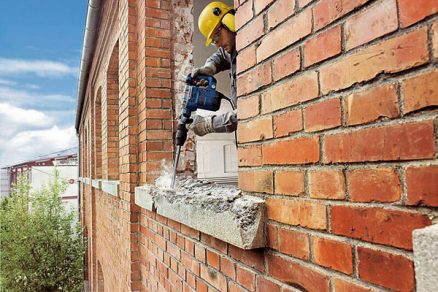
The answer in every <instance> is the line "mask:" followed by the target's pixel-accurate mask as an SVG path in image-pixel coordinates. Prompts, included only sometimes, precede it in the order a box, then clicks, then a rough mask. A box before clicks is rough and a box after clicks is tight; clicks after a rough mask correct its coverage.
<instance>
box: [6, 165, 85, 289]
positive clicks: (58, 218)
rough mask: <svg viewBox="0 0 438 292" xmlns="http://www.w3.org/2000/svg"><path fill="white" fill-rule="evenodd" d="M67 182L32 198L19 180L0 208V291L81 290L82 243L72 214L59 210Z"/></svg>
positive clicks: (25, 182) (54, 184)
mask: <svg viewBox="0 0 438 292" xmlns="http://www.w3.org/2000/svg"><path fill="white" fill-rule="evenodd" d="M65 189H66V183H65V182H61V180H60V178H59V175H58V173H57V172H56V171H55V175H54V179H53V181H51V182H49V183H48V185H47V186H45V187H43V188H42V189H41V190H40V191H37V192H35V193H31V192H30V191H31V190H30V183H29V181H28V179H27V177H26V175H21V176H20V177H19V178H18V181H17V184H16V185H15V186H14V187H13V190H12V194H11V196H10V197H8V198H6V199H3V200H2V202H1V206H0V263H1V269H0V287H1V288H3V289H5V290H6V291H82V287H83V278H82V268H83V256H84V251H85V243H84V242H83V239H82V232H81V230H80V226H79V224H78V222H77V221H78V220H76V219H75V216H76V214H75V213H73V212H72V213H67V212H66V211H65V209H64V206H63V203H62V199H61V194H62V193H63V192H64V191H65Z"/></svg>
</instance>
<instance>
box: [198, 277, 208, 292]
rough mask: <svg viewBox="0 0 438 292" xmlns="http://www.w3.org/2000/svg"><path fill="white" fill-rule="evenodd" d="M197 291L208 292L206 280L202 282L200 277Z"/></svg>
mask: <svg viewBox="0 0 438 292" xmlns="http://www.w3.org/2000/svg"><path fill="white" fill-rule="evenodd" d="M196 291H200V292H207V291H208V286H207V284H205V283H204V282H202V281H201V280H200V279H198V278H197V279H196Z"/></svg>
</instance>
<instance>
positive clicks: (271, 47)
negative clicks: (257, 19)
mask: <svg viewBox="0 0 438 292" xmlns="http://www.w3.org/2000/svg"><path fill="white" fill-rule="evenodd" d="M311 31H312V13H311V11H310V9H307V10H305V11H302V12H300V13H299V14H298V15H296V16H294V17H292V18H291V19H289V20H287V21H286V22H284V23H283V24H282V25H280V26H278V27H277V28H276V29H274V30H273V31H271V32H270V33H268V34H267V35H266V37H264V38H263V39H262V41H261V44H260V46H259V47H258V48H257V62H261V61H263V60H265V59H267V58H268V57H270V56H272V55H273V54H275V53H276V52H278V51H280V50H282V49H284V48H285V47H287V46H290V45H292V44H293V43H295V42H297V41H298V40H300V39H302V38H303V37H305V36H307V35H309V34H310V32H311Z"/></svg>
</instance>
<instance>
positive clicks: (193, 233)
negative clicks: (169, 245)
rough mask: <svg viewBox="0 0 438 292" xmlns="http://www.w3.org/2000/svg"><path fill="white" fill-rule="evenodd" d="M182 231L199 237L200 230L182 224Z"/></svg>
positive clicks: (195, 237) (192, 236)
mask: <svg viewBox="0 0 438 292" xmlns="http://www.w3.org/2000/svg"><path fill="white" fill-rule="evenodd" d="M181 233H182V234H184V235H187V236H189V237H191V238H194V239H199V231H198V230H195V229H193V228H190V227H188V226H186V225H183V224H181Z"/></svg>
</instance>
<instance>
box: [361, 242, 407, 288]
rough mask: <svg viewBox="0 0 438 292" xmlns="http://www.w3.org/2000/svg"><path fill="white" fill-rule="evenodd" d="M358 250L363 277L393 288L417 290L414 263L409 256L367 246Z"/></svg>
mask: <svg viewBox="0 0 438 292" xmlns="http://www.w3.org/2000/svg"><path fill="white" fill-rule="evenodd" d="M357 252H358V261H359V267H358V269H359V277H360V278H361V279H363V280H365V281H368V282H371V283H374V284H377V285H381V286H384V287H386V288H389V289H391V290H396V291H414V290H415V280H414V265H413V262H412V261H411V260H409V259H408V258H406V257H404V256H401V255H395V254H390V253H386V252H382V251H378V250H372V249H369V248H365V247H358V248H357ZM394 275H397V276H396V277H394Z"/></svg>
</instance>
